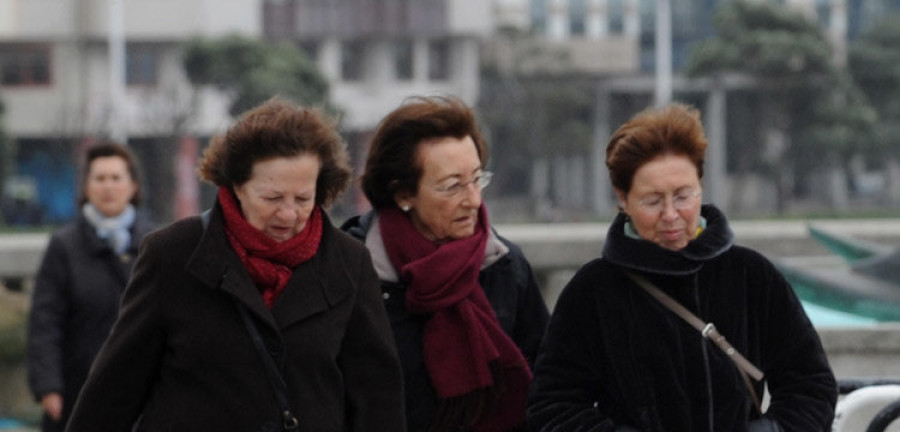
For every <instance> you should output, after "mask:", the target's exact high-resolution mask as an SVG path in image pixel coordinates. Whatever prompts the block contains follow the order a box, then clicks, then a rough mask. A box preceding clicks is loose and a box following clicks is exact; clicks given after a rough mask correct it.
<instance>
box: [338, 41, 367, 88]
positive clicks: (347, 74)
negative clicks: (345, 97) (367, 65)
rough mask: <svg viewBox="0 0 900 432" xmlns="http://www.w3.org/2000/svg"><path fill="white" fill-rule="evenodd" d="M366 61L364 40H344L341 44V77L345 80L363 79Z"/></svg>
mask: <svg viewBox="0 0 900 432" xmlns="http://www.w3.org/2000/svg"><path fill="white" fill-rule="evenodd" d="M364 61H365V45H363V43H362V42H358V41H350V42H344V43H343V44H342V45H341V79H343V80H344V81H359V80H361V79H362V78H363V64H364Z"/></svg>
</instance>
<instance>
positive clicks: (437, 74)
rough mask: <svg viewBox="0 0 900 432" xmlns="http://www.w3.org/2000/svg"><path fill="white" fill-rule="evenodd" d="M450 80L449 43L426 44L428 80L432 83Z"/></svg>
mask: <svg viewBox="0 0 900 432" xmlns="http://www.w3.org/2000/svg"><path fill="white" fill-rule="evenodd" d="M448 78H450V42H449V41H446V40H437V41H431V42H429V43H428V79H430V80H432V81H439V80H446V79H448Z"/></svg>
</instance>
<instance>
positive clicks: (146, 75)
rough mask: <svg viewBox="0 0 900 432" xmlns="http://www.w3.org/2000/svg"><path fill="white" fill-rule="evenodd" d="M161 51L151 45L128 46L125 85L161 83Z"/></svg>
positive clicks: (126, 50)
mask: <svg viewBox="0 0 900 432" xmlns="http://www.w3.org/2000/svg"><path fill="white" fill-rule="evenodd" d="M159 57H160V54H159V49H158V48H157V47H155V46H151V45H137V44H128V46H127V47H126V49H125V83H126V84H128V85H145V86H152V85H156V84H157V82H158V81H159Z"/></svg>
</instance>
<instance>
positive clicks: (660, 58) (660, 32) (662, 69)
mask: <svg viewBox="0 0 900 432" xmlns="http://www.w3.org/2000/svg"><path fill="white" fill-rule="evenodd" d="M655 42H656V87H655V93H654V102H655V104H656V106H663V105H666V104H668V103H669V102H671V101H672V7H671V4H670V0H656V41H655Z"/></svg>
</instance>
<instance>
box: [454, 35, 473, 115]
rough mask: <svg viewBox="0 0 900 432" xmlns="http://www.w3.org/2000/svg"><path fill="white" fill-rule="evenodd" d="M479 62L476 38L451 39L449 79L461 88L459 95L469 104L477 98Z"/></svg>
mask: <svg viewBox="0 0 900 432" xmlns="http://www.w3.org/2000/svg"><path fill="white" fill-rule="evenodd" d="M479 64H480V60H479V46H478V41H477V40H476V39H474V38H466V39H454V40H453V48H452V58H451V60H450V66H451V67H452V68H453V70H452V72H451V74H452V75H451V79H452V80H453V82H454V84H455V85H456V86H457V88H461V89H462V90H461V92H462V94H460V95H459V96H460V97H462V98H463V100H464V101H466V103H469V104H474V103H475V102H476V101H477V99H478V90H479V88H478V83H479V78H478V71H479Z"/></svg>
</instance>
